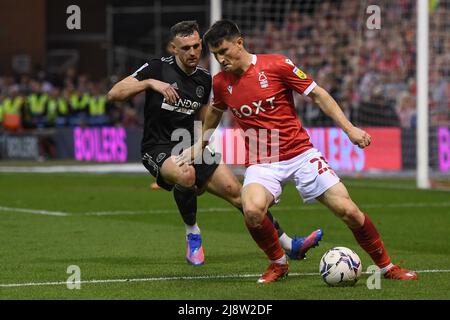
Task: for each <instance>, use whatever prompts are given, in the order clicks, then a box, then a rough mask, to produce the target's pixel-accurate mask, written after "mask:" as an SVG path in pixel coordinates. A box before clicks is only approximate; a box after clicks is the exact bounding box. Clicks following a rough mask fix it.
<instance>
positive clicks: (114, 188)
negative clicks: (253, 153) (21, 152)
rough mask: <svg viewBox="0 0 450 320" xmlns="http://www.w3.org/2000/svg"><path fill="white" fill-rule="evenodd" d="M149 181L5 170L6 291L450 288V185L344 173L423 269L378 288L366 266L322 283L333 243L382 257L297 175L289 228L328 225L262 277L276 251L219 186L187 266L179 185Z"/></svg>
mask: <svg viewBox="0 0 450 320" xmlns="http://www.w3.org/2000/svg"><path fill="white" fill-rule="evenodd" d="M151 182H152V179H151V178H150V177H149V176H145V175H138V174H128V175H126V174H102V175H100V174H9V173H8V174H0V243H1V245H0V257H1V263H0V299H269V300H275V299H449V298H450V294H449V292H450V272H449V269H450V233H449V230H450V193H449V192H445V191H419V190H416V189H415V188H414V182H413V181H408V180H380V179H344V182H345V183H346V185H347V187H348V189H349V191H350V194H351V195H352V197H353V199H354V200H355V201H356V202H357V203H358V204H359V205H360V207H361V209H362V210H363V211H365V212H367V213H369V214H370V215H371V217H372V220H373V221H374V223H375V224H376V225H377V227H378V229H379V231H380V233H381V235H382V237H383V240H384V242H385V245H386V247H387V249H388V251H389V253H390V255H391V256H392V257H393V259H394V261H393V262H394V263H397V262H402V263H403V265H404V266H405V267H408V268H411V269H413V270H423V271H424V272H419V281H415V282H401V281H389V280H384V279H383V280H381V288H380V289H378V290H377V289H375V290H369V289H368V288H367V286H366V280H367V278H368V277H369V275H367V274H363V275H362V277H361V279H360V280H359V282H358V283H357V284H356V286H355V287H352V288H329V287H327V286H326V285H325V284H324V282H323V281H322V279H321V278H320V276H319V275H318V268H319V267H318V266H319V260H320V257H321V256H322V254H323V253H324V252H325V251H326V250H327V249H329V248H331V247H333V246H347V247H350V248H352V249H353V250H355V251H356V252H357V253H358V254H359V256H360V257H361V260H362V263H363V271H365V270H366V269H367V266H369V265H370V264H372V263H371V260H370V258H369V256H368V255H367V254H366V253H365V252H363V251H362V249H361V248H360V247H359V246H358V245H357V244H356V242H355V241H354V239H353V236H352V234H351V232H350V231H349V230H348V229H347V228H346V227H345V225H344V224H343V223H342V222H340V221H339V220H338V219H336V218H335V217H334V216H333V215H332V214H331V213H330V212H328V210H327V209H326V208H324V207H322V206H321V205H320V204H312V205H304V204H303V203H302V202H301V200H300V198H299V196H298V195H297V192H296V190H295V188H294V187H293V186H291V185H287V186H286V188H285V190H284V192H283V196H282V200H281V203H280V204H279V205H278V206H276V207H274V208H273V211H272V212H273V214H274V215H275V216H276V218H277V219H278V220H279V221H280V223H281V225H282V226H283V227H284V229H285V230H286V231H287V233H288V234H290V235H294V234H302V235H303V234H306V233H309V232H310V231H311V230H314V229H316V228H319V227H320V228H323V230H324V238H323V240H322V242H321V244H320V246H319V247H318V248H315V249H313V250H312V251H310V253H309V254H308V258H307V259H306V260H304V261H292V262H291V263H290V266H291V271H290V272H291V275H290V276H289V277H288V278H287V279H285V280H283V281H281V282H278V283H274V284H271V285H264V286H261V285H258V284H256V279H257V275H258V274H260V273H262V272H263V271H264V270H265V268H266V267H267V261H266V259H265V257H264V255H263V253H262V252H261V251H260V250H259V249H258V248H257V246H256V244H255V243H254V242H253V240H252V239H251V237H250V235H249V234H248V232H247V230H246V228H245V226H244V224H243V218H242V216H241V214H240V213H238V212H237V211H236V210H235V209H233V208H232V207H231V206H230V205H228V203H226V202H225V201H223V200H221V199H219V198H216V197H214V196H212V195H209V194H204V195H202V196H201V197H200V198H199V213H198V223H199V226H200V228H201V230H202V234H203V239H204V250H205V255H206V263H205V265H204V266H202V267H192V266H189V265H187V263H186V262H185V258H184V255H185V242H184V233H185V231H184V226H183V224H182V220H181V218H180V217H179V214H178V213H177V211H176V206H175V204H174V201H173V198H172V194H171V193H168V192H165V191H162V190H151V189H150V187H149V185H150V183H151ZM39 210H41V211H39ZM64 213H66V215H64ZM54 214H56V215H54ZM58 214H60V215H58ZM70 265H76V266H79V268H80V270H81V281H82V283H81V289H79V290H76V289H74V290H69V289H68V288H67V286H66V284H65V282H66V281H67V279H68V277H69V276H70V275H71V274H68V273H67V268H68V266H70ZM430 270H434V272H430ZM127 279H128V280H129V281H125V280H127ZM93 280H99V282H93ZM100 280H101V281H100ZM25 284H28V285H25ZM12 285H14V286H12Z"/></svg>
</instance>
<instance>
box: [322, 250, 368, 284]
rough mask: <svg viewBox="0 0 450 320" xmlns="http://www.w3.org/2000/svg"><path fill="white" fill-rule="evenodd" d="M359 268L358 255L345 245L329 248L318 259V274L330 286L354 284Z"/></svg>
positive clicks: (358, 275) (360, 266)
mask: <svg viewBox="0 0 450 320" xmlns="http://www.w3.org/2000/svg"><path fill="white" fill-rule="evenodd" d="M361 270H362V265H361V260H360V259H359V257H358V255H357V254H356V252H355V251H353V250H351V249H349V248H346V247H334V248H331V249H330V250H328V251H327V252H325V254H324V255H323V256H322V259H320V265H319V271H320V275H321V276H322V279H323V281H325V283H326V284H328V285H329V286H331V287H345V286H353V285H355V283H356V282H357V281H358V278H359V277H360V275H361Z"/></svg>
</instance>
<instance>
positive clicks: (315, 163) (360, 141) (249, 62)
mask: <svg viewBox="0 0 450 320" xmlns="http://www.w3.org/2000/svg"><path fill="white" fill-rule="evenodd" d="M204 41H205V42H206V43H207V44H208V46H209V49H210V51H211V53H213V54H214V56H215V58H216V59H217V61H218V62H219V63H220V65H221V67H222V71H221V72H220V73H218V74H217V75H216V76H215V77H214V79H213V94H214V99H213V105H212V106H210V107H209V108H208V110H207V113H206V116H205V120H204V125H203V132H204V133H207V132H208V130H209V132H210V131H211V130H210V129H214V128H216V127H217V125H218V124H219V122H220V119H221V117H222V113H223V112H224V111H225V110H227V109H230V110H231V112H232V113H233V115H234V117H235V119H236V121H237V123H238V124H239V125H240V127H241V128H242V129H243V130H244V132H245V131H246V130H248V129H253V130H255V131H256V132H261V130H263V129H266V130H271V131H275V132H277V134H275V135H273V134H264V135H260V136H259V138H257V139H258V140H262V137H268V136H271V137H276V138H275V139H273V140H270V141H269V140H268V139H267V141H265V142H263V141H258V142H259V143H265V144H266V145H267V147H268V149H270V150H271V151H272V153H270V154H269V153H264V154H261V153H260V154H257V155H256V156H254V155H252V154H251V153H250V152H248V151H249V150H248V149H249V147H248V144H249V143H248V142H247V140H246V147H247V160H246V166H247V170H246V173H245V179H244V184H243V189H242V191H241V199H242V204H243V209H244V213H245V222H246V225H247V228H248V230H249V232H250V234H251V235H252V237H253V239H254V240H255V242H256V243H257V244H258V246H259V247H260V248H261V249H262V250H263V251H264V252H265V254H266V255H267V257H268V258H269V260H270V265H269V268H268V269H267V270H266V272H265V273H263V274H262V276H261V277H260V278H259V279H258V282H259V283H269V282H274V281H277V280H279V279H281V278H283V277H285V276H287V274H288V271H289V267H288V262H287V259H286V256H285V254H284V252H283V250H282V248H281V246H280V243H279V240H278V238H277V233H276V231H275V229H274V227H273V224H272V223H271V222H270V220H269V219H268V218H267V216H266V212H267V210H268V208H269V207H270V206H271V205H272V204H274V203H276V202H277V201H278V199H279V197H280V195H281V191H282V186H283V185H284V184H285V183H286V182H287V181H293V182H294V184H295V186H296V188H297V190H298V192H299V193H300V195H301V197H302V198H303V200H304V201H305V202H308V201H310V200H313V199H316V200H318V201H319V202H321V203H322V204H324V205H325V206H327V207H328V208H329V209H330V210H331V211H332V212H333V213H334V214H335V215H336V216H337V217H339V218H340V219H341V220H343V222H344V223H345V224H346V225H347V226H348V227H349V228H350V230H351V231H352V233H353V234H354V236H355V238H356V241H357V242H358V243H359V245H360V246H361V247H362V248H363V249H364V250H365V251H366V252H367V253H368V254H369V255H370V256H371V258H372V260H373V261H374V262H375V264H376V265H377V266H378V267H379V268H380V269H381V272H382V273H383V274H384V277H385V278H388V279H400V280H415V279H417V275H416V273H415V272H413V271H409V270H406V269H403V268H400V267H399V266H398V265H393V264H392V263H391V258H390V257H389V255H388V253H387V251H386V249H385V247H384V244H383V241H382V240H381V237H380V235H379V233H378V231H377V229H376V227H375V226H374V224H373V223H372V221H371V220H370V218H369V216H368V215H367V214H365V213H363V212H361V210H360V209H359V208H358V206H357V205H356V204H355V203H354V202H353V201H352V199H351V198H350V196H349V194H348V192H347V189H346V188H345V186H344V184H343V183H342V182H340V179H339V178H338V176H337V175H336V174H335V173H334V171H333V170H332V169H331V168H330V167H329V166H328V164H327V162H326V160H325V159H324V157H323V156H322V154H321V153H320V152H319V151H318V150H317V149H315V148H314V146H313V145H312V144H311V142H310V139H309V136H308V133H307V132H306V130H305V128H303V126H302V123H301V122H300V120H299V118H298V117H297V114H296V111H295V106H294V100H293V96H292V92H293V90H295V91H297V92H298V93H300V94H303V95H305V96H308V97H310V98H312V99H313V101H314V102H315V103H317V104H318V106H319V107H320V108H321V109H322V110H323V111H324V112H325V114H327V115H328V116H329V117H331V118H332V119H333V120H334V121H335V122H336V124H337V125H338V126H339V127H340V128H341V129H342V130H344V132H345V133H346V134H347V136H348V138H349V139H350V140H351V141H352V143H354V144H356V145H358V146H359V147H360V148H365V147H367V146H369V145H370V142H371V137H370V135H369V134H367V132H365V131H364V130H361V129H359V128H357V127H355V126H353V125H352V124H351V123H350V122H349V121H348V120H347V118H346V117H345V115H344V113H343V112H342V111H341V109H340V107H339V106H338V104H337V103H336V101H335V100H334V99H333V98H332V97H331V96H330V95H329V94H328V93H327V92H326V91H325V90H324V89H322V88H321V87H320V86H318V85H317V84H316V83H315V82H314V81H313V80H312V79H311V78H310V77H309V76H308V75H306V74H305V73H304V72H303V71H302V70H300V69H299V68H298V67H296V66H295V65H294V64H293V63H292V62H291V60H289V59H288V58H287V57H284V56H281V55H275V54H258V55H254V54H250V53H249V52H248V51H246V49H245V48H244V39H243V38H242V35H241V33H240V31H239V28H238V27H237V25H236V24H235V23H234V22H232V21H229V20H220V21H218V22H216V23H215V24H214V25H213V26H212V27H211V28H210V29H209V30H208V31H207V33H206V34H205V36H204ZM272 133H273V132H272ZM207 139H208V137H207V136H206V135H205V137H204V139H203V140H207ZM205 145H206V141H200V143H196V144H195V145H194V146H193V147H192V148H191V149H192V150H187V151H185V153H184V154H182V155H181V156H179V159H178V161H179V163H183V162H188V161H192V159H193V158H195V157H196V155H198V154H199V152H200V151H201V150H202V148H203V147H204V146H205ZM273 150H275V152H273ZM252 156H253V157H252ZM252 158H253V159H252Z"/></svg>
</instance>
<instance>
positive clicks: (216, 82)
mask: <svg viewBox="0 0 450 320" xmlns="http://www.w3.org/2000/svg"><path fill="white" fill-rule="evenodd" d="M222 91H223V90H222V83H221V80H220V78H219V77H217V76H214V78H213V97H212V105H211V106H212V107H213V108H214V109H216V110H218V111H226V110H227V105H226V104H225V102H224V101H223V97H222Z"/></svg>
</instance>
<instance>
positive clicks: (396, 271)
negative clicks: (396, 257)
mask: <svg viewBox="0 0 450 320" xmlns="http://www.w3.org/2000/svg"><path fill="white" fill-rule="evenodd" d="M384 277H385V278H386V279H393V280H417V274H416V273H415V272H414V271H410V270H407V269H402V268H400V266H399V265H398V264H396V265H395V266H393V267H392V268H390V269H389V270H388V271H386V273H385V274H384Z"/></svg>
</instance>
